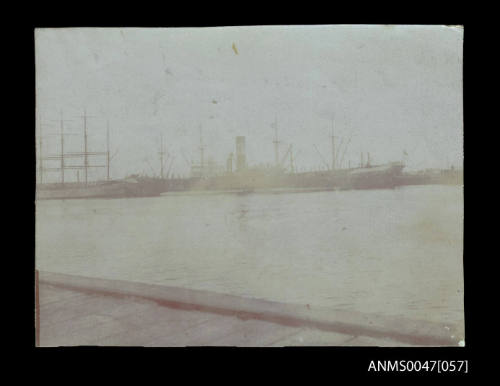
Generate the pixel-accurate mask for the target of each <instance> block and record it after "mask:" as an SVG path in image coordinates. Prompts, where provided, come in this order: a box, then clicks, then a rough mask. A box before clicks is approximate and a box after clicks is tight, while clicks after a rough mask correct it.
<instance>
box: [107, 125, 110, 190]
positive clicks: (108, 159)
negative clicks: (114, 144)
mask: <svg viewBox="0 0 500 386" xmlns="http://www.w3.org/2000/svg"><path fill="white" fill-rule="evenodd" d="M109 162H110V158H109V119H108V120H107V121H106V178H107V180H108V181H109Z"/></svg>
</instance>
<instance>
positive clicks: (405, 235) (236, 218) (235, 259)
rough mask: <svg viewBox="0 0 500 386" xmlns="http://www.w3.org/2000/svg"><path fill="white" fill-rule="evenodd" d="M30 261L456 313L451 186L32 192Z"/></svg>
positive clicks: (438, 316) (201, 285) (458, 272)
mask: <svg viewBox="0 0 500 386" xmlns="http://www.w3.org/2000/svg"><path fill="white" fill-rule="evenodd" d="M36 225H37V235H36V236H37V238H36V265H37V268H38V269H40V270H45V271H52V272H61V273H69V274H77V275H86V276H92V277H100V278H110V279H124V280H131V281H138V282H146V283H157V284H166V285H170V286H179V287H188V288H195V289H207V290H211V291H216V292H222V293H230V294H235V295H242V296H247V297H253V298H264V299H271V300H277V301H284V302H293V303H303V304H304V303H309V304H311V305H322V306H328V307H332V308H341V309H349V310H356V311H362V312H376V313H381V314H384V315H402V316H407V317H412V318H416V319H424V320H434V321H442V322H449V323H457V322H458V323H463V271H462V232H463V195H462V188H461V187H453V186H416V187H404V188H399V189H395V190H366V191H361V190H359V191H344V192H316V193H286V194H248V195H235V194H219V195H204V196H200V195H183V196H168V195H167V196H162V197H154V198H135V199H108V200H101V199H96V200H65V201H60V200H56V201H41V202H38V203H37V216H36Z"/></svg>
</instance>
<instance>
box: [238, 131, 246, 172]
mask: <svg viewBox="0 0 500 386" xmlns="http://www.w3.org/2000/svg"><path fill="white" fill-rule="evenodd" d="M246 166H247V160H246V154H245V137H236V170H237V171H241V170H243V169H246Z"/></svg>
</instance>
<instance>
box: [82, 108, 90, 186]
mask: <svg viewBox="0 0 500 386" xmlns="http://www.w3.org/2000/svg"><path fill="white" fill-rule="evenodd" d="M83 143H84V153H83V165H84V166H83V167H84V169H85V185H87V184H88V168H89V159H88V154H87V153H88V151H87V111H86V110H84V111H83Z"/></svg>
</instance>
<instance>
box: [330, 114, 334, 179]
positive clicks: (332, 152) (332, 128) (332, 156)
mask: <svg viewBox="0 0 500 386" xmlns="http://www.w3.org/2000/svg"><path fill="white" fill-rule="evenodd" d="M331 137H332V170H335V135H334V132H333V118H332V135H331Z"/></svg>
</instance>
